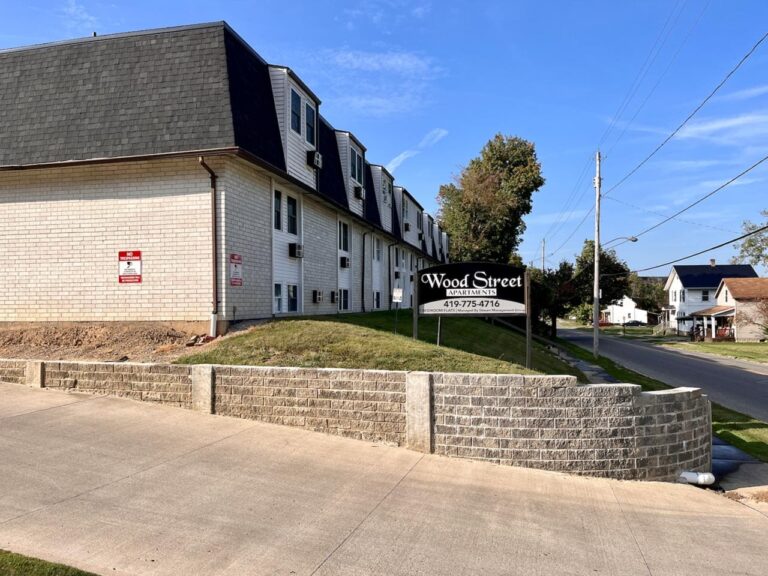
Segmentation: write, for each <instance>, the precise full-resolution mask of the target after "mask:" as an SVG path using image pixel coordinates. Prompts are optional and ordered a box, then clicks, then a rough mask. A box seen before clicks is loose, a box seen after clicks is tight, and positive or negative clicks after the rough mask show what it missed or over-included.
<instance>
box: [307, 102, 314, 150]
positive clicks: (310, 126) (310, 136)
mask: <svg viewBox="0 0 768 576" xmlns="http://www.w3.org/2000/svg"><path fill="white" fill-rule="evenodd" d="M306 124H307V134H306V138H307V143H308V144H311V145H312V146H314V145H315V109H314V108H313V107H312V106H311V105H310V104H309V103H307V105H306Z"/></svg>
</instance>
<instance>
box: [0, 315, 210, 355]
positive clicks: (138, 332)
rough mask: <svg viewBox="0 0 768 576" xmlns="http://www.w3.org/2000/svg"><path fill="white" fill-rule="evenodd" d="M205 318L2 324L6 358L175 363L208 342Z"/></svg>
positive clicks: (0, 344)
mask: <svg viewBox="0 0 768 576" xmlns="http://www.w3.org/2000/svg"><path fill="white" fill-rule="evenodd" d="M204 335H205V327H204V326H203V325H202V324H201V323H192V322H190V323H178V322H177V323H172V324H165V323H152V322H57V323H45V324H42V323H13V322H5V323H0V358H28V359H40V360H110V361H117V362H120V361H122V362H170V361H173V360H175V359H176V358H178V357H179V356H182V355H184V354H189V353H191V352H196V351H199V350H204V349H205V348H206V347H207V346H211V344H207V345H203V346H194V347H188V346H187V343H188V342H190V341H191V340H192V339H194V338H195V337H196V336H204Z"/></svg>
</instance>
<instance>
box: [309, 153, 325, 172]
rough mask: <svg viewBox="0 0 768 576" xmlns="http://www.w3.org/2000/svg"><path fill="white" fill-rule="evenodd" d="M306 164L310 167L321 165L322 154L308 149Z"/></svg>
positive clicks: (320, 166)
mask: <svg viewBox="0 0 768 576" xmlns="http://www.w3.org/2000/svg"><path fill="white" fill-rule="evenodd" d="M307 164H308V165H309V166H312V168H322V167H323V155H322V154H320V152H318V151H317V150H309V151H308V152H307Z"/></svg>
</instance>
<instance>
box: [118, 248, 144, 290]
mask: <svg viewBox="0 0 768 576" xmlns="http://www.w3.org/2000/svg"><path fill="white" fill-rule="evenodd" d="M117 267H118V272H117V281H118V282H119V283H120V284H141V250H126V251H124V252H118V253H117Z"/></svg>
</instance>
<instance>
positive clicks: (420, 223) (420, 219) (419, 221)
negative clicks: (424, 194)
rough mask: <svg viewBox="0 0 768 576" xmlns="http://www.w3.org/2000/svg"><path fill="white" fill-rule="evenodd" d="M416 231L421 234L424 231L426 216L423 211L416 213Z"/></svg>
mask: <svg viewBox="0 0 768 576" xmlns="http://www.w3.org/2000/svg"><path fill="white" fill-rule="evenodd" d="M416 229H417V230H418V231H419V232H421V231H422V230H423V229H424V214H423V213H422V212H421V210H418V211H417V212H416Z"/></svg>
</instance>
